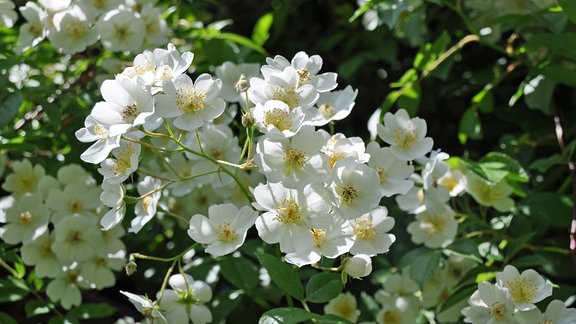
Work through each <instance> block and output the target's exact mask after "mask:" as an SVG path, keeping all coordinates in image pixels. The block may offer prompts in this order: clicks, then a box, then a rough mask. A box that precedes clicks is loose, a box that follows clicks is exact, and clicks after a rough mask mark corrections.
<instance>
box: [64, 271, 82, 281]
mask: <svg viewBox="0 0 576 324" xmlns="http://www.w3.org/2000/svg"><path fill="white" fill-rule="evenodd" d="M78 277H80V275H79V274H78V272H76V271H68V272H66V281H67V282H68V283H71V284H75V283H77V282H78Z"/></svg>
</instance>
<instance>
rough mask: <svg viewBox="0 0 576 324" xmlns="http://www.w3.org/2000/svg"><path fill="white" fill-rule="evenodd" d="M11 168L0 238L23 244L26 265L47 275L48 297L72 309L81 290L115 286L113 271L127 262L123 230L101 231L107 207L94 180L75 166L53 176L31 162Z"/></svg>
mask: <svg viewBox="0 0 576 324" xmlns="http://www.w3.org/2000/svg"><path fill="white" fill-rule="evenodd" d="M11 168H12V173H11V174H9V175H8V176H7V177H6V180H5V182H4V184H3V185H2V189H4V190H5V191H7V192H9V193H10V194H11V195H9V196H6V197H4V198H2V200H0V223H1V224H2V226H1V227H0V239H1V240H2V241H3V242H5V243H7V244H21V249H20V252H21V257H22V260H23V261H24V263H25V264H26V265H28V266H33V267H34V272H35V273H36V276H38V277H40V278H49V283H48V284H47V287H46V293H47V295H48V297H49V298H50V300H52V301H53V302H59V303H60V304H61V305H62V307H64V308H66V309H70V308H71V307H72V306H78V305H80V303H81V301H82V295H81V289H103V288H106V287H112V286H114V284H115V282H116V276H115V274H114V272H115V271H119V270H121V269H122V268H123V267H124V264H125V263H126V258H125V247H124V244H123V243H122V241H121V240H120V238H121V237H122V236H123V235H124V229H123V228H122V227H120V226H119V227H117V228H115V229H114V230H112V231H101V230H100V229H99V226H98V223H99V222H100V219H101V217H102V215H103V213H104V211H105V210H106V208H105V207H104V206H102V204H101V203H100V200H99V195H100V192H101V190H100V188H99V187H98V186H97V184H96V181H95V180H94V179H93V178H92V177H91V176H90V175H89V174H88V173H87V172H86V171H85V170H84V169H83V168H82V167H80V166H79V165H75V164H69V165H66V166H63V167H61V168H60V169H59V170H58V173H57V177H53V176H51V175H47V174H46V171H45V170H44V168H43V167H42V166H40V165H32V163H31V162H30V161H29V160H22V161H15V162H13V163H12V165H11Z"/></svg>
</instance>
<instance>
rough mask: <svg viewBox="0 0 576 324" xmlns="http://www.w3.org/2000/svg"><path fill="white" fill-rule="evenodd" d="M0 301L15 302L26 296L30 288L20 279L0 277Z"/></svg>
mask: <svg viewBox="0 0 576 324" xmlns="http://www.w3.org/2000/svg"><path fill="white" fill-rule="evenodd" d="M0 292H2V293H0V303H6V302H15V301H18V300H21V299H23V298H24V297H26V296H28V293H29V292H30V289H29V288H28V286H26V284H25V283H24V282H23V280H22V279H16V278H13V277H8V278H6V279H0Z"/></svg>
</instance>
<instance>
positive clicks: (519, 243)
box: [506, 233, 536, 260]
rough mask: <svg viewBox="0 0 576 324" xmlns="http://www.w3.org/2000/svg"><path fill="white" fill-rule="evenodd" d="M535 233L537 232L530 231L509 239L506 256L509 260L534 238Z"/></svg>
mask: <svg viewBox="0 0 576 324" xmlns="http://www.w3.org/2000/svg"><path fill="white" fill-rule="evenodd" d="M534 234H536V233H528V234H525V235H522V236H519V237H515V238H514V239H511V240H509V241H508V245H507V246H506V258H507V259H508V260H510V259H512V258H513V257H514V255H516V254H517V253H518V252H520V250H522V248H523V247H524V244H526V243H527V242H529V241H530V240H531V239H532V237H534Z"/></svg>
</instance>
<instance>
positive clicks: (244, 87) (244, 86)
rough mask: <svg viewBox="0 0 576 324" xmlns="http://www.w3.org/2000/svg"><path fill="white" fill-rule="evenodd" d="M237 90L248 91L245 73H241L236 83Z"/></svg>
mask: <svg viewBox="0 0 576 324" xmlns="http://www.w3.org/2000/svg"><path fill="white" fill-rule="evenodd" d="M235 88H236V91H238V92H240V93H242V92H246V91H248V80H246V76H245V75H244V74H241V75H240V79H238V82H236V85H235Z"/></svg>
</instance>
